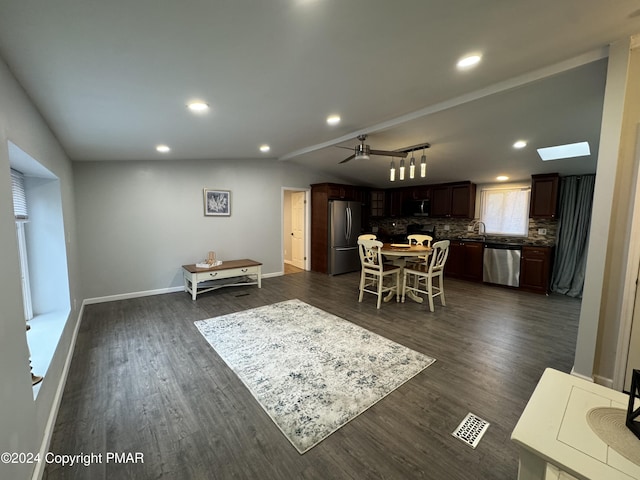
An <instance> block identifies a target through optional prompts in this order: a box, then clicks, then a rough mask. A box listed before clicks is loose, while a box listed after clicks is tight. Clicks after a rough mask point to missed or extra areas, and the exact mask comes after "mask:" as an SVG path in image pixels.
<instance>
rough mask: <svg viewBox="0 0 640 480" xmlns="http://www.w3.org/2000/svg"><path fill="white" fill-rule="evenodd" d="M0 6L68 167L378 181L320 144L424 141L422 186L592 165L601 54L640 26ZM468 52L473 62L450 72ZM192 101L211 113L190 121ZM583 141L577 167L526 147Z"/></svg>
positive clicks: (459, 16)
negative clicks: (226, 170) (133, 163)
mask: <svg viewBox="0 0 640 480" xmlns="http://www.w3.org/2000/svg"><path fill="white" fill-rule="evenodd" d="M0 12H1V13H0V55H1V56H2V57H3V58H4V60H5V61H6V62H7V64H8V65H9V67H10V68H11V70H12V71H13V72H14V74H15V75H16V76H17V78H18V79H19V81H20V82H21V83H22V85H23V86H24V88H25V90H26V91H27V93H28V94H29V95H30V97H31V98H32V99H33V101H34V102H35V104H36V106H37V107H38V108H39V110H40V111H41V113H42V115H43V116H44V117H45V119H46V120H47V121H48V123H49V125H50V127H51V129H52V130H53V131H54V133H55V134H56V135H57V137H58V138H59V139H60V141H61V143H62V145H63V147H64V148H65V149H66V151H67V153H68V155H69V156H70V157H71V158H72V159H73V160H76V161H83V160H105V161H108V160H153V159H159V160H165V159H167V158H169V159H175V160H181V159H212V160H215V159H230V158H234V159H238V161H242V159H247V158H260V157H264V156H267V157H270V158H279V159H281V160H282V161H285V162H295V163H300V164H304V165H307V166H309V167H311V168H316V169H319V170H323V171H326V172H328V173H331V174H334V175H338V176H340V177H342V178H344V179H345V181H350V182H357V183H360V184H366V185H372V186H373V185H376V186H383V187H386V186H390V185H391V184H390V183H389V182H388V166H389V160H390V159H389V158H388V157H372V158H371V159H370V160H368V161H355V160H354V161H351V162H348V163H346V164H343V165H338V162H339V161H340V160H342V159H344V158H346V157H347V156H349V154H350V152H349V151H348V150H344V149H340V148H336V147H335V146H334V145H336V144H340V145H347V146H354V145H356V144H357V140H356V139H355V137H356V136H357V134H358V133H368V134H369V138H368V139H367V143H368V144H369V145H371V148H372V149H380V150H391V149H401V148H405V147H407V146H410V145H415V144H419V143H424V142H430V143H431V144H432V147H431V148H430V149H429V150H427V152H426V153H427V157H428V159H429V161H428V170H429V172H428V179H427V181H428V183H436V182H443V181H454V180H472V181H475V182H477V183H485V182H490V181H492V180H493V179H494V178H495V176H496V175H499V174H505V175H509V176H510V177H511V179H513V180H520V179H525V178H528V177H529V175H530V174H532V173H543V172H553V171H557V172H560V173H562V174H571V173H588V172H594V171H595V164H596V154H597V148H598V136H599V130H600V119H601V114H602V102H603V93H604V85H605V75H606V55H607V46H608V45H609V44H610V43H612V42H615V41H618V40H620V39H623V38H625V37H628V36H630V35H633V34H635V33H637V32H640V3H639V2H638V1H637V0H615V1H603V0H560V1H559V0H536V1H531V0H485V1H478V0H455V1H452V0H396V1H388V0H375V1H374V0H227V1H222V0H182V1H179V2H177V1H176V2H171V1H167V0H109V1H104V0H56V1H51V0H0ZM472 52H479V53H481V54H482V55H483V61H482V62H481V64H480V65H479V66H477V67H476V68H474V69H471V70H468V71H465V72H460V71H458V70H457V69H456V67H455V63H456V61H457V60H458V59H459V58H460V57H462V56H463V55H465V54H468V53H472ZM192 99H200V100H204V101H206V102H208V103H209V104H210V105H211V107H212V109H211V111H210V112H208V113H207V114H204V115H194V114H192V113H190V112H189V111H188V110H187V109H186V107H185V104H186V103H187V102H188V101H190V100H192ZM331 113H337V114H339V115H340V116H341V117H342V122H341V124H340V125H338V126H337V127H330V126H328V125H327V124H326V122H325V119H326V117H327V116H328V115H329V114H331ZM517 139H525V140H527V141H528V142H529V145H528V147H527V148H525V149H523V150H514V149H513V148H511V145H512V144H513V142H514V141H515V140H517ZM583 140H587V141H589V143H590V145H591V148H592V155H591V156H590V157H583V158H580V159H574V160H562V161H555V162H544V163H543V162H541V161H540V160H539V158H538V156H537V154H536V152H535V148H538V147H545V146H550V145H554V144H559V143H571V142H576V141H583ZM159 143H165V144H168V145H169V146H170V147H171V148H172V151H171V152H170V153H169V154H164V155H163V154H159V153H157V152H156V151H155V149H154V147H155V145H157V144H159ZM263 143H267V144H269V145H271V151H270V152H269V153H268V154H266V155H265V154H262V153H260V152H259V151H258V147H259V145H261V144H263ZM416 153H417V155H421V153H422V152H416ZM416 182H417V181H416ZM404 184H409V183H408V182H404ZM396 185H399V182H396Z"/></svg>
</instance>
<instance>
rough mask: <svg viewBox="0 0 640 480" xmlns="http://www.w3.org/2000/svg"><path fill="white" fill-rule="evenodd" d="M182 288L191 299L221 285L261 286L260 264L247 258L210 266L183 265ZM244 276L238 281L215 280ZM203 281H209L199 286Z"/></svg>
mask: <svg viewBox="0 0 640 480" xmlns="http://www.w3.org/2000/svg"><path fill="white" fill-rule="evenodd" d="M182 272H183V276H184V290H185V292H189V293H190V294H191V298H192V299H193V300H195V299H196V296H197V295H198V294H199V293H205V292H210V291H212V290H216V289H218V288H222V287H236V286H240V285H258V288H262V264H261V263H260V262H256V261H255V260H249V259H248V258H245V259H242V260H229V261H226V262H222V264H221V265H217V266H215V267H211V268H198V267H196V266H195V264H192V265H183V266H182ZM234 278H237V279H240V278H246V279H247V280H245V281H238V282H218V283H216V281H217V280H226V279H234ZM204 282H210V283H207V284H206V285H202V286H199V284H201V283H204Z"/></svg>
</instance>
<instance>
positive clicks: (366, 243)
mask: <svg viewBox="0 0 640 480" xmlns="http://www.w3.org/2000/svg"><path fill="white" fill-rule="evenodd" d="M381 247H382V242H380V241H378V240H360V239H359V240H358V252H359V253H360V264H361V267H362V270H361V273H360V296H359V297H358V302H362V298H363V297H364V293H365V292H367V293H373V294H374V295H377V296H378V304H377V308H380V304H381V303H382V295H383V294H384V293H387V292H395V295H396V301H397V302H399V301H400V272H401V270H402V269H401V268H400V267H398V266H396V265H389V264H387V263H383V262H382V253H381V252H380V249H381ZM385 278H389V279H390V282H391V284H387V285H385ZM390 282H387V283H390Z"/></svg>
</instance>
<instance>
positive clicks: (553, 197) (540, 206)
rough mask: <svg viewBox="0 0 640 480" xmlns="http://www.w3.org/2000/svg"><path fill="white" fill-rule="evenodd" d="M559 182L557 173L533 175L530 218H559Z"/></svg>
mask: <svg viewBox="0 0 640 480" xmlns="http://www.w3.org/2000/svg"><path fill="white" fill-rule="evenodd" d="M559 180H560V176H559V175H558V174H557V173H545V174H541V175H531V203H530V204H529V217H530V218H557V216H558V183H559Z"/></svg>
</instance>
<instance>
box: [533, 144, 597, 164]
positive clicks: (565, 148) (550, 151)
mask: <svg viewBox="0 0 640 480" xmlns="http://www.w3.org/2000/svg"><path fill="white" fill-rule="evenodd" d="M538 155H540V158H541V159H542V160H544V161H545V162H546V161H547V160H561V159H563V158H573V157H585V156H587V155H591V150H590V149H589V143H587V142H578V143H568V144H566V145H557V146H555V147H546V148H539V149H538Z"/></svg>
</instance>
